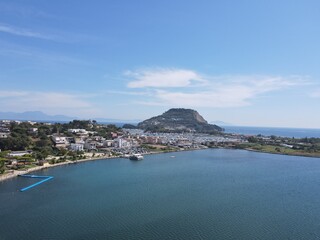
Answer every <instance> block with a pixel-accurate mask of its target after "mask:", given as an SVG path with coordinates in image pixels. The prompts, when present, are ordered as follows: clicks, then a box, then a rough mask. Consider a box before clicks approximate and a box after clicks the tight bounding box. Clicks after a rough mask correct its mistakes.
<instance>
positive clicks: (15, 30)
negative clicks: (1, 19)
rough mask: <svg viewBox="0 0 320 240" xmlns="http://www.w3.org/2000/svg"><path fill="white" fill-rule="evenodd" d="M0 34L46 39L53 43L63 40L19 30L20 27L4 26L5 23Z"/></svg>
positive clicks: (22, 29)
mask: <svg viewBox="0 0 320 240" xmlns="http://www.w3.org/2000/svg"><path fill="white" fill-rule="evenodd" d="M0 32H3V33H8V34H12V35H17V36H23V37H30V38H39V39H45V40H53V41H60V40H61V39H60V37H58V36H54V35H49V34H44V33H40V32H36V31H32V30H29V29H25V28H18V27H14V26H11V25H8V24H3V23H0Z"/></svg>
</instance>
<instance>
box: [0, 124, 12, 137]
mask: <svg viewBox="0 0 320 240" xmlns="http://www.w3.org/2000/svg"><path fill="white" fill-rule="evenodd" d="M10 123H11V121H9V120H1V121H0V138H7V137H9V136H10Z"/></svg>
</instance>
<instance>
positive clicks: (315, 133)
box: [223, 126, 320, 138]
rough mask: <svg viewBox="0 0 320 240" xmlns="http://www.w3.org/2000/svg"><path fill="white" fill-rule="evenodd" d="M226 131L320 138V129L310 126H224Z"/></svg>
mask: <svg viewBox="0 0 320 240" xmlns="http://www.w3.org/2000/svg"><path fill="white" fill-rule="evenodd" d="M223 128H224V129H225V132H226V133H238V134H245V135H258V134H261V135H264V136H271V135H275V136H281V137H295V138H305V137H316V138H320V129H310V128H271V127H241V126H223Z"/></svg>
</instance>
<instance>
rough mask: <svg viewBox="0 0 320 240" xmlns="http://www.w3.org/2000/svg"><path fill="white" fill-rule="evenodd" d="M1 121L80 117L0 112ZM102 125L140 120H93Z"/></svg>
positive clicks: (37, 112) (56, 119) (64, 119)
mask: <svg viewBox="0 0 320 240" xmlns="http://www.w3.org/2000/svg"><path fill="white" fill-rule="evenodd" d="M0 119H4V120H20V121H49V122H54V121H57V122H68V121H72V120H74V119H81V118H79V117H70V116H65V115H48V114H46V113H43V112H41V111H27V112H22V113H17V112H0ZM92 120H96V121H97V122H101V123H138V122H140V120H121V119H112V118H92Z"/></svg>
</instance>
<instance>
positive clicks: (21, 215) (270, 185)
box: [0, 149, 320, 240]
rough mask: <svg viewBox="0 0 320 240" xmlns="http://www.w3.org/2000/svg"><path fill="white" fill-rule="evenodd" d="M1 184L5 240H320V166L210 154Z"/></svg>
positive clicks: (98, 165)
mask: <svg viewBox="0 0 320 240" xmlns="http://www.w3.org/2000/svg"><path fill="white" fill-rule="evenodd" d="M34 174H37V175H49V176H54V179H52V180H51V181H48V182H46V183H43V184H41V185H39V186H37V187H35V188H32V189H30V190H28V191H26V192H19V189H20V188H22V187H25V186H27V185H28V184H32V183H33V182H34V181H36V180H33V179H27V178H15V179H11V180H7V181H5V182H2V183H0V226H1V228H0V239H26V240H27V239H33V240H34V239H148V240H149V239H184V240H185V239H235V240H239V239H244V240H249V239H272V240H273V239H308V240H310V239H320V200H319V199H320V159H317V158H305V157H295V156H284V155H273V154H264V153H256V152H249V151H243V150H225V149H208V150H199V151H188V152H178V153H167V154H157V155H149V156H145V159H144V160H143V161H138V162H136V161H130V160H128V159H111V160H110V159H109V160H99V161H91V162H85V163H79V164H72V165H67V166H66V165H65V166H60V167H56V168H50V169H47V170H42V171H38V172H35V173H34Z"/></svg>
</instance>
